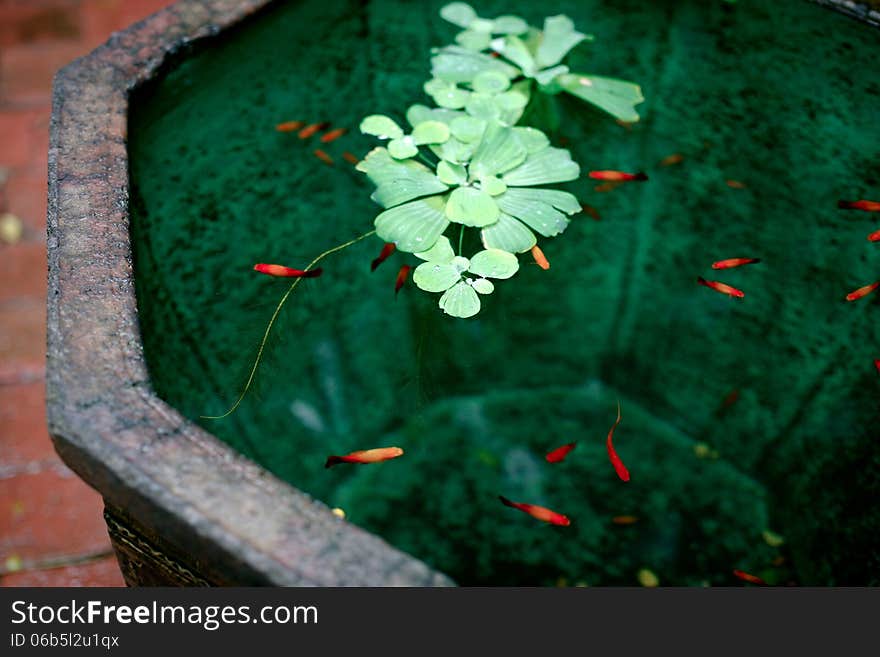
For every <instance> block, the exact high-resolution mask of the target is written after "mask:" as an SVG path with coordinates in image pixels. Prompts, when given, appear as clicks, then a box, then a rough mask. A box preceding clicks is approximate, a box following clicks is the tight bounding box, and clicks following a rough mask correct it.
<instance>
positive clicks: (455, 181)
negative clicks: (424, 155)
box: [437, 160, 467, 185]
mask: <svg viewBox="0 0 880 657" xmlns="http://www.w3.org/2000/svg"><path fill="white" fill-rule="evenodd" d="M437 177H438V178H439V179H440V180H442V181H443V182H444V183H446V184H447V185H464V184H465V183H466V182H467V169H465V168H464V167H463V166H462V165H460V164H455V163H453V162H447V161H446V160H440V162H438V163H437Z"/></svg>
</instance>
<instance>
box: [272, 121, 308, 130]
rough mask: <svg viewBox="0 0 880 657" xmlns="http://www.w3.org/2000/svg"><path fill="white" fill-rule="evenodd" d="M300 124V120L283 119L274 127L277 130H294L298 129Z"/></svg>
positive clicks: (301, 123)
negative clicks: (283, 120) (282, 121)
mask: <svg viewBox="0 0 880 657" xmlns="http://www.w3.org/2000/svg"><path fill="white" fill-rule="evenodd" d="M302 126H303V122H302V121H285V122H284V123H279V124H278V125H276V126H275V129H276V130H277V131H278V132H293V131H294V130H299V129H300V128H302Z"/></svg>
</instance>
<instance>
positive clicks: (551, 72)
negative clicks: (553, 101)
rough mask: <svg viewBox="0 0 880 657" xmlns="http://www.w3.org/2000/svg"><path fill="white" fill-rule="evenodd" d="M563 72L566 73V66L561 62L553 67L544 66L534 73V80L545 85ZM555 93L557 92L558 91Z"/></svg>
mask: <svg viewBox="0 0 880 657" xmlns="http://www.w3.org/2000/svg"><path fill="white" fill-rule="evenodd" d="M564 73H568V66H565V65H562V64H560V65H559V66H554V67H553V68H545V69H544V70H543V71H540V72H538V73H537V74H536V75H535V82H537V83H538V84H540V85H542V86H546V85H549V84H550V83H551V82H553V80H554V79H555V78H556V76H558V75H562V74H564ZM556 93H558V91H557V92H556Z"/></svg>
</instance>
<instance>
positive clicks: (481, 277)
mask: <svg viewBox="0 0 880 657" xmlns="http://www.w3.org/2000/svg"><path fill="white" fill-rule="evenodd" d="M440 15H441V16H442V17H443V18H444V19H446V20H447V21H449V22H451V23H454V24H455V25H457V26H459V27H461V28H462V29H463V31H462V32H459V34H458V35H457V36H456V38H455V40H456V44H457V45H449V46H444V47H442V48H437V49H435V50H434V52H433V56H432V58H431V75H432V77H431V79H430V80H428V81H427V82H425V84H424V86H423V89H424V91H425V93H426V94H428V95H429V96H430V97H431V98H432V99H433V101H434V103H435V104H436V105H437V107H433V108H432V107H428V106H426V105H423V104H415V105H412V106H411V107H410V108H409V109H408V110H407V111H406V120H407V122H408V123H409V125H410V127H411V132H410V133H409V134H407V133H406V132H405V131H404V129H403V128H402V127H401V126H400V125H399V124H398V123H397V122H396V121H394V119H392V118H391V117H388V116H384V115H381V114H374V115H371V116H368V117H366V118H365V119H364V120H363V121H362V122H361V126H360V128H361V132H363V133H365V134H369V135H372V136H374V137H376V138H377V139H379V140H382V141H385V140H387V142H388V143H387V146H378V147H376V148H375V149H373V150H372V151H371V152H370V153H369V154H368V155H367V156H366V157H365V158H364V160H363V161H361V162H360V163H359V164H358V167H357V168H358V170H360V171H362V172H364V173H365V174H366V175H367V177H368V178H369V179H370V181H371V182H373V184H374V185H375V186H376V189H375V191H374V192H373V194H372V197H371V198H372V199H373V200H374V201H375V202H376V203H378V204H379V205H381V206H382V207H383V208H385V210H384V211H383V212H381V213H380V214H379V215H378V216H377V217H376V218H375V227H376V234H377V235H378V236H379V237H380V238H381V239H382V240H383V241H385V242H388V243H393V244H394V245H395V246H396V247H397V249H398V250H400V251H403V252H409V253H414V254H415V255H416V256H417V257H419V258H421V259H423V260H426V261H427V262H426V263H425V264H423V265H420V266H419V267H418V268H417V269H416V272H415V275H414V276H413V282H414V283H415V284H416V285H417V286H418V287H419V288H421V289H422V290H425V291H427V292H435V293H436V292H442V293H443V294H442V296H441V297H440V299H439V306H440V308H441V309H442V310H443V311H444V312H445V313H446V314H448V315H451V316H453V317H461V318H467V317H472V316H473V315H475V314H477V313H478V312H479V310H480V299H479V295H481V294H482V295H485V294H491V293H492V291H493V290H494V285H493V284H492V282H491V281H489V280H488V279H489V278H495V279H506V278H510V277H511V276H513V275H514V274H515V273H516V271H517V270H518V268H519V265H518V262H517V258H516V254H518V253H523V252H525V251H528V250H530V249H531V248H532V247H534V246H535V245H536V243H537V237H536V236H535V233H538V234H539V235H541V236H542V237H554V236H556V235H559V234H560V233H562V232H563V231H564V230H565V229H566V227H567V226H568V223H569V216H570V215H572V214H574V213H576V212H580V211H581V205H580V203H579V202H578V200H577V198H575V196H574V195H572V194H570V193H568V192H565V191H562V190H558V189H550V188H544V187H540V186H541V185H552V184H555V183H563V182H568V181H571V180H575V179H577V178H578V176H579V175H580V167H579V166H578V164H577V163H576V162H574V161H573V160H572V158H571V154H570V153H569V151H568V150H566V149H563V148H556V147H554V146H551V145H550V140H549V138H548V137H547V135H546V134H545V133H544V132H542V131H541V130H539V129H538V128H536V127H530V126H521V125H517V123H518V121H519V120H520V119H521V118H522V116H523V113H524V111H525V109H526V107H527V105H528V104H529V101H530V99H531V97H532V94H533V93H535V92H538V93H547V94H556V93H560V92H563V91H565V92H568V93H571V94H573V95H575V96H577V97H579V98H582V99H584V100H587V101H589V102H591V103H593V104H594V105H596V106H597V107H599V108H600V109H603V110H605V111H606V112H609V113H610V114H612V115H613V116H615V117H616V118H617V119H619V120H622V121H628V122H631V121H635V120H638V118H639V117H638V114H637V113H636V112H635V110H634V109H633V106H634V105H636V104H637V103H639V102H641V101H642V100H643V98H642V95H641V91H640V90H639V87H638V85H635V84H633V83H631V82H624V81H621V80H615V79H612V78H604V77H598V76H594V75H586V74H581V73H572V72H571V71H570V69H569V68H568V66H567V65H565V64H563V63H562V60H563V59H564V58H565V56H566V55H567V54H568V53H569V51H571V49H572V48H574V47H575V46H577V45H578V44H579V43H581V42H582V41H587V40H592V37H590V36H588V35H586V34H582V33H581V32H578V31H577V30H575V28H574V24H573V23H572V21H571V20H570V19H569V18H568V17H566V16H561V15H560V16H551V17H549V18H547V19H546V20H545V21H544V27H543V29H542V30H539V29H537V28H534V27H531V26H529V25H528V23H526V21H525V20H523V19H522V18H520V17H518V16H499V17H498V18H494V19H487V18H481V17H480V16H478V15H477V13H476V11H475V10H474V9H473V8H472V7H471V6H470V5H467V4H465V3H463V2H454V3H451V4H448V5H446V6H444V7H443V8H442V9H441V11H440ZM487 51H488V52H487ZM453 224H458V226H452V225H453ZM451 226H452V231H453V232H454V231H456V230H457V231H458V243H459V252H458V253H456V252H455V251H453V248H452V244H451V242H450V240H449V238H447V237H446V236H445V233H447V231H449V230H450V227H451ZM466 229H477V230H479V232H480V240H481V242H482V244H483V247H484V250H482V251H480V252H478V253H476V254H471V255H470V256H469V257H468V256H465V254H463V253H461V245H462V244H463V243H464V240H463V236H464V232H465V230H466ZM452 237H453V238H454V237H455V235H454V234H453V235H452ZM469 274H471V275H473V276H469Z"/></svg>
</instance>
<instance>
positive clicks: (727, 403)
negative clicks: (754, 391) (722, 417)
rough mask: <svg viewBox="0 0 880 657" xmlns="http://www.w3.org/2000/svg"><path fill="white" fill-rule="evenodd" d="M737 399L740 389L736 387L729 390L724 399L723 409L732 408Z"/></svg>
mask: <svg viewBox="0 0 880 657" xmlns="http://www.w3.org/2000/svg"><path fill="white" fill-rule="evenodd" d="M737 399H739V390H737V389H736V388H734V389H733V390H731V391H730V392H728V393H727V395H726V396H725V397H724V399H723V400H722V402H721V408H722V409H725V408H730V407H731V406H733V405H734V404H735V403H736V400H737Z"/></svg>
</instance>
